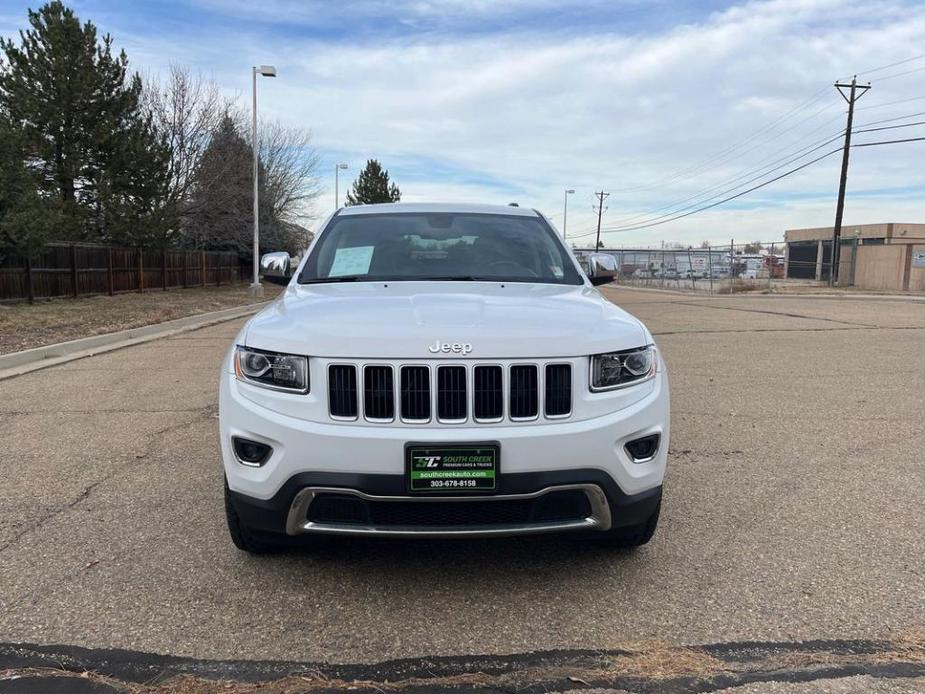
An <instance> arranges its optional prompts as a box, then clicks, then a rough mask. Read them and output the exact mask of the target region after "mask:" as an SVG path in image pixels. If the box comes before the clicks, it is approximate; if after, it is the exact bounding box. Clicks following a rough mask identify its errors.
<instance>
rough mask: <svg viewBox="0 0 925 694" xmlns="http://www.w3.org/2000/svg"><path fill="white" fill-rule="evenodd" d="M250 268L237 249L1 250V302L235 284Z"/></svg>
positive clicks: (80, 247)
mask: <svg viewBox="0 0 925 694" xmlns="http://www.w3.org/2000/svg"><path fill="white" fill-rule="evenodd" d="M247 269H248V267H245V265H244V264H242V262H241V261H240V259H239V258H238V254H237V253H236V252H234V251H175V250H169V251H157V250H147V249H143V248H117V247H114V246H97V245H92V244H63V243H56V244H49V245H47V246H45V247H44V248H43V249H42V250H41V251H39V252H38V253H36V254H34V255H33V256H32V257H31V258H30V257H28V256H26V255H24V254H21V253H18V252H15V251H11V252H6V251H2V250H0V301H10V300H17V299H29V300H30V301H31V300H33V299H40V298H48V297H56V296H73V297H77V296H82V295H87V294H108V295H109V296H112V295H113V294H117V293H121V292H144V291H150V290H154V289H161V290H164V289H169V288H175V287H202V286H206V285H221V284H230V283H233V282H240V281H242V280H243V279H244V278H245V277H246V276H247Z"/></svg>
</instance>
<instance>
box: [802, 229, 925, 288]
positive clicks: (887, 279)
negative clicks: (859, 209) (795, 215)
mask: <svg viewBox="0 0 925 694" xmlns="http://www.w3.org/2000/svg"><path fill="white" fill-rule="evenodd" d="M832 231H833V229H832V227H818V228H814V229H788V230H787V231H785V232H784V239H785V240H786V243H787V256H786V269H785V273H786V276H787V277H790V278H794V279H815V280H828V279H829V270H830V268H831V264H832ZM840 245H841V249H840V252H841V255H840V257H839V263H840V267H839V272H838V284H839V286H842V287H863V288H866V289H887V290H897V291H925V224H904V223H899V222H888V223H885V224H861V225H858V226H844V227H842V234H841V244H840Z"/></svg>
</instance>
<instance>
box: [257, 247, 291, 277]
mask: <svg viewBox="0 0 925 694" xmlns="http://www.w3.org/2000/svg"><path fill="white" fill-rule="evenodd" d="M293 267H294V263H293V262H292V258H291V257H290V256H289V254H288V253H286V251H277V252H275V253H264V254H263V255H262V256H260V276H261V277H263V279H265V280H266V281H267V282H272V283H273V284H283V285H286V284H289V280H290V279H291V278H292V268H293Z"/></svg>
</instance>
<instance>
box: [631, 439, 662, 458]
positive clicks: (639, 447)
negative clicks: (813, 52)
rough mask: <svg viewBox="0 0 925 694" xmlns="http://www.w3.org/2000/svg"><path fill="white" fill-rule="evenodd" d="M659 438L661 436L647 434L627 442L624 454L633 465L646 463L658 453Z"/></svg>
mask: <svg viewBox="0 0 925 694" xmlns="http://www.w3.org/2000/svg"><path fill="white" fill-rule="evenodd" d="M661 438H662V436H661V434H649V435H648V436H643V437H642V438H639V439H633V440H632V441H629V442H627V444H626V446H624V448H626V452H627V453H628V454H629V457H630V458H631V459H632V460H633V462H634V463H648V462H649V461H650V460H652V459H653V458H654V457H655V454H656V453H658V444H659V442H660V441H661Z"/></svg>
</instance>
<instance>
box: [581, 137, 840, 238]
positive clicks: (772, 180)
mask: <svg viewBox="0 0 925 694" xmlns="http://www.w3.org/2000/svg"><path fill="white" fill-rule="evenodd" d="M840 151H842V150H841V147H839V148H838V149H833V150H831V151H830V152H826V153H825V154H823V155H822V156H819V157H816V158H815V159H813V160H812V161H808V162H806V163H805V164H801V165H800V166H797V167H796V168H794V169H791V170H790V171H787V172H785V173H782V174H780V175H779V176H775V177H774V178H772V179H770V180H768V181H765V182H764V183H760V184H758V185H756V186H752V187H751V188H749V189H748V190H743V191H742V192H741V193H736V194H735V195H730V196H729V197H728V198H724V199H722V200H719V201H717V202H714V203H711V204H709V205H704V206H703V207H700V208H698V209H696V210H692V211H690V212H685V213H684V214H680V215H677V216H676V217H672V218H671V219H665V220H663V221H660V222H653V223H651V224H641V225H638V226H633V227H626V228H622V229H604V230H603V231H604V233H608V234H609V233H616V232H621V231H636V230H637V229H647V228H649V227H655V226H660V225H662V224H667V223H668V222H673V221H674V220H676V219H681V218H683V217H690V216H691V215H693V214H697V213H699V212H703V211H705V210H709V209H712V208H714V207H718V206H719V205H723V204H725V203H727V202H730V201H731V200H735V199H736V198H741V197H742V196H743V195H748V194H749V193H752V192H754V191H756V190H758V189H759V188H764V187H765V186H769V185H771V184H772V183H775V182H777V181H779V180H781V179H782V178H786V177H787V176H791V175H793V174H795V173H797V172H798V171H802V170H803V169H805V168H807V167H808V166H812V165H813V164H815V163H816V162H820V161H822V160H823V159H825V158H826V157H830V156H832V155H833V154H835V153H837V152H840ZM591 233H593V232H591ZM590 235H591V234H580V235H578V236H573V237H572V239H573V240H574V239H576V238H582V237H584V236H590Z"/></svg>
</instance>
